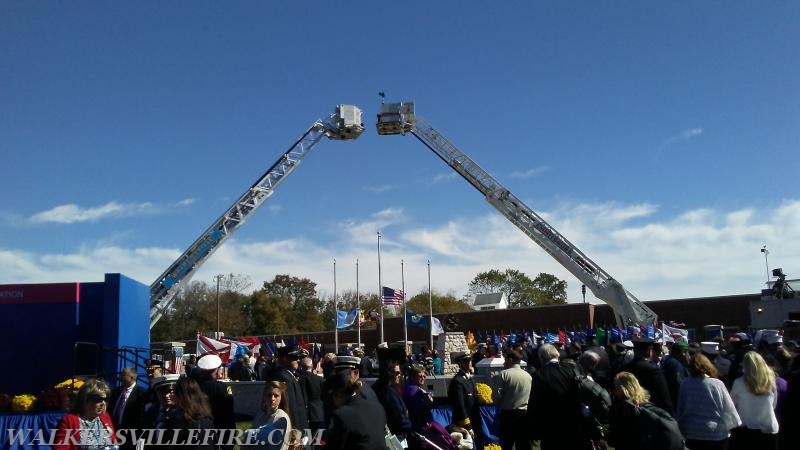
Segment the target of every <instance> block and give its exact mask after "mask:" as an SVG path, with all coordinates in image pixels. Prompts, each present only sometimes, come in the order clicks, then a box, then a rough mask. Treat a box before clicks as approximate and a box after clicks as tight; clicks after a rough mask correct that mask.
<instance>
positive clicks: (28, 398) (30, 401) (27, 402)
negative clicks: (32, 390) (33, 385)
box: [11, 394, 36, 412]
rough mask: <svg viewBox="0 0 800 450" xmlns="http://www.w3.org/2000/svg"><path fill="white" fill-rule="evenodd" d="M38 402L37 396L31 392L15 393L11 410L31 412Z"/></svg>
mask: <svg viewBox="0 0 800 450" xmlns="http://www.w3.org/2000/svg"><path fill="white" fill-rule="evenodd" d="M35 403H36V396H35V395H30V394H21V395H15V396H14V398H12V399H11V411H14V412H29V411H33V405H34V404H35Z"/></svg>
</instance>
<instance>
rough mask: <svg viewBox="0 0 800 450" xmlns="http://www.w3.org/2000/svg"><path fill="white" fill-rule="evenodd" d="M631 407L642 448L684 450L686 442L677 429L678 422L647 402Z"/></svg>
mask: <svg viewBox="0 0 800 450" xmlns="http://www.w3.org/2000/svg"><path fill="white" fill-rule="evenodd" d="M631 405H633V404H632V403H631ZM633 407H634V408H635V411H636V416H637V419H638V420H637V421H638V423H637V425H638V429H639V430H640V433H641V437H642V448H647V449H652V450H686V442H685V440H684V439H683V434H681V430H680V428H678V422H677V421H676V420H675V419H674V418H673V417H672V416H671V415H670V414H669V413H668V412H666V411H664V410H663V409H661V408H659V407H658V406H656V405H654V404H652V403H649V402H647V403H644V404H641V405H639V406H636V405H633Z"/></svg>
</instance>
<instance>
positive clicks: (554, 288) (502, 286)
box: [150, 269, 567, 342]
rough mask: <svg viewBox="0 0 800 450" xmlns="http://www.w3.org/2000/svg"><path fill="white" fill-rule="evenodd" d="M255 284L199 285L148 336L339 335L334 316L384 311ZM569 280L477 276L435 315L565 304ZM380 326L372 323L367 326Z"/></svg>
mask: <svg viewBox="0 0 800 450" xmlns="http://www.w3.org/2000/svg"><path fill="white" fill-rule="evenodd" d="M252 285H253V282H252V281H251V280H250V278H249V277H245V276H242V275H234V274H228V275H218V276H217V277H214V279H213V281H212V282H210V283H209V282H205V281H193V282H190V283H188V285H187V286H186V287H184V289H183V290H182V291H181V292H180V293H179V294H178V295H177V296H176V298H175V301H174V302H173V304H172V306H171V307H170V309H169V310H168V311H167V312H166V313H165V314H164V316H163V317H162V318H161V320H159V321H158V323H156V325H155V326H154V327H153V329H152V330H151V332H150V339H151V341H154V342H158V341H174V340H186V339H192V338H194V336H195V335H196V333H198V332H199V333H205V332H210V331H224V332H225V333H226V334H227V335H230V336H259V335H267V334H289V333H302V332H316V331H326V330H333V327H334V324H335V317H336V315H335V311H336V309H338V310H340V311H349V310H351V309H353V308H355V307H356V305H357V304H358V303H359V302H360V305H361V309H362V312H363V313H364V314H365V316H367V317H368V316H369V313H370V312H372V311H374V312H379V311H380V299H379V298H378V295H377V294H376V293H366V294H363V293H362V294H360V295H356V292H355V291H351V290H348V291H344V292H342V293H341V294H338V295H337V297H338V298H337V305H336V307H335V308H334V304H333V301H332V298H331V296H327V298H324V297H323V298H321V296H320V295H318V294H317V284H316V283H315V282H313V281H312V280H309V279H308V278H299V277H294V276H291V275H287V274H281V275H276V276H275V278H273V279H272V281H265V282H263V284H262V285H261V287H260V288H258V289H255V290H252ZM566 287H567V283H566V281H563V280H559V279H558V278H556V277H555V276H554V275H550V274H546V273H540V274H539V275H538V276H537V277H535V278H534V279H531V278H529V277H528V276H527V275H525V274H524V273H522V272H520V271H517V270H513V269H507V270H505V271H503V272H501V271H498V270H490V271H487V272H482V273H479V274H478V275H476V276H475V278H474V279H473V280H472V281H471V282H470V284H469V290H468V293H467V295H466V296H464V297H463V298H461V299H458V298H456V297H455V295H454V294H453V293H447V294H443V293H440V292H436V291H434V292H431V294H430V303H431V305H432V307H433V313H434V314H443V313H457V312H465V311H472V307H471V306H470V305H471V301H472V299H473V298H474V296H475V295H477V294H488V293H494V292H505V293H506V296H507V297H508V299H509V305H510V307H525V306H533V305H544V304H558V303H566V298H567V296H566ZM406 305H407V308H408V309H411V310H413V311H414V312H415V313H418V314H427V313H428V308H429V293H428V292H427V291H423V292H419V293H417V294H415V295H413V296H412V297H410V298H408V300H407V301H406ZM384 314H386V317H392V316H396V315H399V314H402V310H401V309H400V308H384ZM375 326H376V322H375V321H370V320H367V321H366V322H365V323H364V324H363V325H362V328H365V329H369V328H374V327H375Z"/></svg>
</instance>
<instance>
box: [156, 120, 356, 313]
mask: <svg viewBox="0 0 800 450" xmlns="http://www.w3.org/2000/svg"><path fill="white" fill-rule="evenodd" d="M363 131H364V124H363V123H362V121H361V110H360V109H359V108H358V107H356V106H353V105H338V106H336V110H335V111H334V112H333V113H332V114H331V115H330V116H328V118H327V119H325V120H322V119H320V120H317V121H316V122H314V124H313V125H311V127H310V128H309V129H308V130H306V132H305V133H303V135H302V136H301V137H300V139H298V140H297V142H295V143H294V144H293V145H292V146H291V147H289V149H288V150H286V152H285V153H284V154H283V155H282V156H281V157H280V158H279V159H278V160H277V161H276V162H275V164H273V165H272V167H270V168H269V170H267V171H266V172H265V173H264V174H263V175H262V176H261V177H260V178H259V179H258V180H257V181H256V182H255V183H253V184H252V185H251V186H250V187H249V188H248V189H247V191H245V193H244V194H242V195H241V196H240V197H239V198H238V199H237V200H236V201H235V202H234V203H233V204H232V205H231V206H230V207H229V208H228V209H227V210H226V211H225V212H224V213H223V214H222V216H220V217H219V218H218V219H217V220H216V221H214V223H212V224H211V226H210V227H208V229H207V230H206V231H204V232H203V234H201V235H200V237H198V238H197V240H195V241H194V243H192V245H190V246H189V248H188V249H186V251H184V252H183V253H182V254H181V255H180V256H179V257H178V259H176V260H175V262H173V263H172V264H171V265H170V266H169V267H168V268H167V270H165V271H164V273H162V274H161V275H160V276H159V277H158V278H157V279H156V280H155V281H154V282H153V284H151V285H150V328H151V329H152V328H153V326H154V325H155V324H156V323H157V322H158V320H159V319H161V317H162V316H163V315H164V313H165V312H166V311H167V310H168V309H169V307H170V305H171V304H172V302H173V300H174V299H175V295H177V293H178V291H179V290H180V288H181V286H182V285H184V284H186V283H187V282H188V281H189V279H190V278H191V277H192V275H194V273H195V272H196V271H197V269H199V268H200V266H201V265H202V264H203V263H204V262H205V261H206V260H208V258H209V257H211V255H212V254H213V253H214V252H215V251H216V250H217V249H218V248H219V247H220V245H222V243H224V242H225V241H226V240H227V239H228V238H229V237H230V235H231V234H233V232H234V231H236V230H237V229H239V227H241V226H242V224H243V223H244V222H245V221H246V220H247V218H249V217H250V216H251V215H252V214H253V212H255V210H256V209H258V207H259V206H261V205H262V204H264V202H265V201H266V200H267V199H268V198H269V197H270V196H271V195H272V194H273V193H274V192H275V189H276V188H277V187H278V185H279V184H280V183H281V182H282V181H283V180H285V179H286V177H288V176H289V175H290V174H291V173H292V172H294V170H295V169H296V168H297V166H298V165H299V164H300V162H301V161H302V159H303V158H304V157H305V156H306V155H307V154H308V153H309V152H310V151H311V149H312V148H314V145H316V144H317V142H319V141H320V140H321V139H322V137H323V136H324V137H327V138H329V139H335V140H351V139H356V138H358V137H359V136H360V135H361V133H362V132H363Z"/></svg>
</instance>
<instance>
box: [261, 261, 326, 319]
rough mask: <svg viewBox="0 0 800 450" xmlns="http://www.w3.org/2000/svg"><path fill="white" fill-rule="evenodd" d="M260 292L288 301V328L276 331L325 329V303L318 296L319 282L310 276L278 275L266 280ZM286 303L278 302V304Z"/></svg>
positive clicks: (285, 312) (286, 313) (285, 314)
mask: <svg viewBox="0 0 800 450" xmlns="http://www.w3.org/2000/svg"><path fill="white" fill-rule="evenodd" d="M260 292H261V293H263V294H265V295H266V296H267V297H268V298H281V299H284V300H285V301H287V302H288V309H286V310H284V311H283V314H284V316H285V320H286V324H287V325H286V326H287V327H288V329H287V330H284V331H277V330H276V331H274V332H275V333H278V332H297V331H321V330H324V329H325V324H324V323H323V316H322V313H323V311H324V304H323V302H322V300H320V299H319V297H318V296H317V284H316V283H314V282H313V281H311V280H309V279H308V278H298V277H293V276H290V275H276V276H275V278H274V279H273V280H272V281H270V282H266V281H265V282H264V285H263V287H262V288H261V291H260ZM285 304H286V303H280V302H278V305H285ZM276 312H277V311H276ZM258 320H262V321H263V320H264V319H258Z"/></svg>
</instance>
